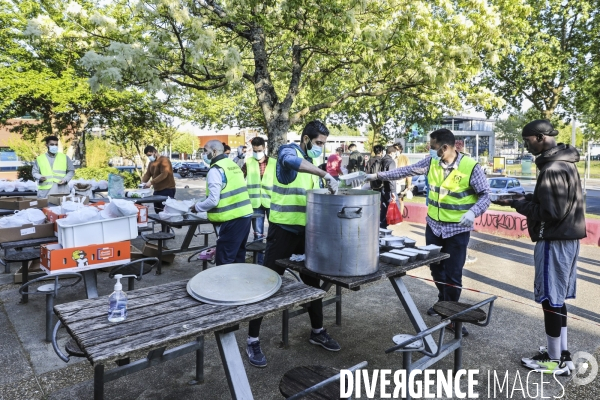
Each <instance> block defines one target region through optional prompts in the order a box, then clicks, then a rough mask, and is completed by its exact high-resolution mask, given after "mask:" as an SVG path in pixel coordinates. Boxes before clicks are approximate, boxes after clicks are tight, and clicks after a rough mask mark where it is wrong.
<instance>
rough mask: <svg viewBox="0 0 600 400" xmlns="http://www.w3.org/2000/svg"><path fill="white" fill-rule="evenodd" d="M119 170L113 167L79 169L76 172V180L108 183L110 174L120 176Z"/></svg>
mask: <svg viewBox="0 0 600 400" xmlns="http://www.w3.org/2000/svg"><path fill="white" fill-rule="evenodd" d="M118 173H119V170H118V169H116V168H111V167H102V168H91V167H89V168H79V169H76V170H75V179H95V180H97V181H107V180H108V174H118Z"/></svg>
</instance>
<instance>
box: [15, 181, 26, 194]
mask: <svg viewBox="0 0 600 400" xmlns="http://www.w3.org/2000/svg"><path fill="white" fill-rule="evenodd" d="M15 189H17V192H24V191H26V190H27V184H26V183H25V182H23V181H22V180H20V179H19V180H18V181H16V182H15Z"/></svg>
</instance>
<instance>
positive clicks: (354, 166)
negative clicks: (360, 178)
mask: <svg viewBox="0 0 600 400" xmlns="http://www.w3.org/2000/svg"><path fill="white" fill-rule="evenodd" d="M348 151H349V152H350V156H349V157H348V173H349V174H351V173H352V172H359V171H364V170H365V165H364V160H363V156H362V154H361V153H360V152H359V151H358V150H356V145H355V144H354V143H350V145H349V146H348Z"/></svg>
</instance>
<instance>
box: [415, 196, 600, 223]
mask: <svg viewBox="0 0 600 400" xmlns="http://www.w3.org/2000/svg"><path fill="white" fill-rule="evenodd" d="M404 202H405V203H416V204H425V196H414V197H413V198H412V199H411V200H407V199H405V200H404ZM489 209H490V210H495V211H515V209H514V208H511V207H502V206H499V205H496V204H491V205H490V208H489ZM585 217H586V218H589V219H600V215H597V214H585Z"/></svg>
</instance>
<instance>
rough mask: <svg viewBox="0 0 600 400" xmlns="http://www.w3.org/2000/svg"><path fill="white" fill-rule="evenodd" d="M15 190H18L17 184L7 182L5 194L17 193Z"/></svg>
mask: <svg viewBox="0 0 600 400" xmlns="http://www.w3.org/2000/svg"><path fill="white" fill-rule="evenodd" d="M15 188H16V186H15V182H9V181H7V182H6V183H5V184H4V191H5V192H14V191H15Z"/></svg>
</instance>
